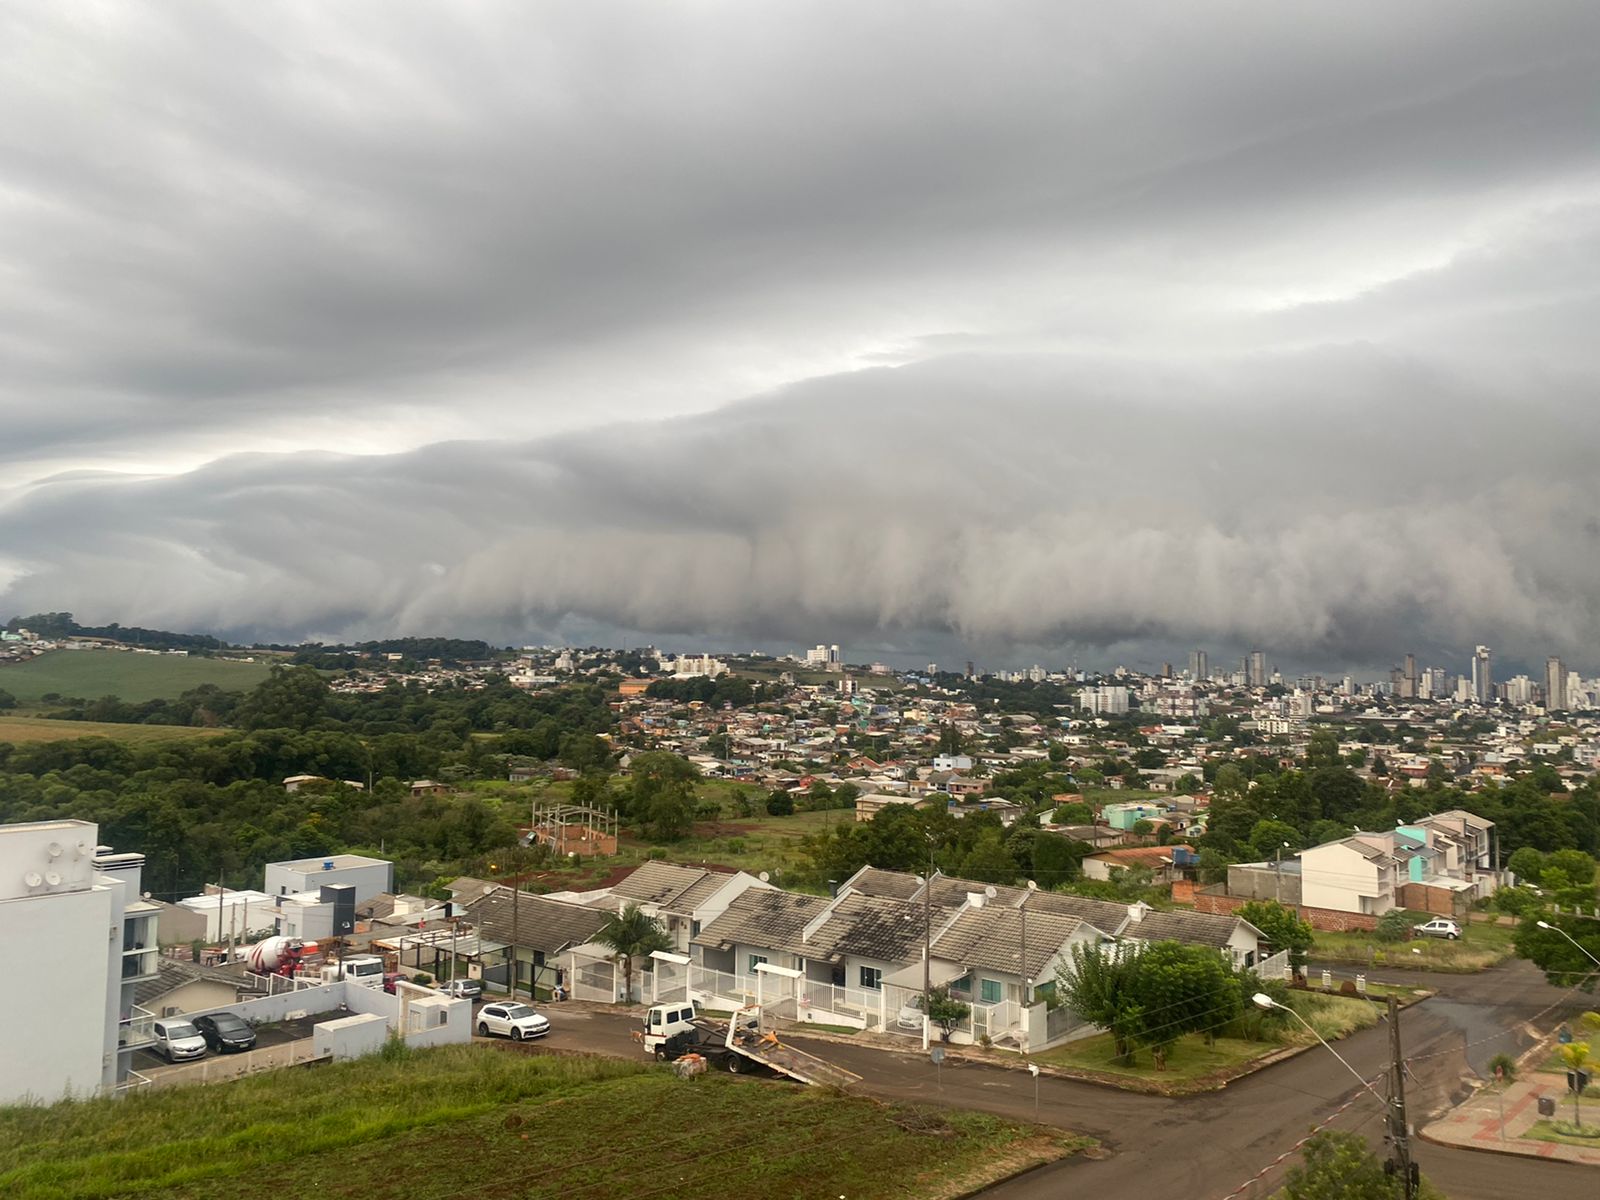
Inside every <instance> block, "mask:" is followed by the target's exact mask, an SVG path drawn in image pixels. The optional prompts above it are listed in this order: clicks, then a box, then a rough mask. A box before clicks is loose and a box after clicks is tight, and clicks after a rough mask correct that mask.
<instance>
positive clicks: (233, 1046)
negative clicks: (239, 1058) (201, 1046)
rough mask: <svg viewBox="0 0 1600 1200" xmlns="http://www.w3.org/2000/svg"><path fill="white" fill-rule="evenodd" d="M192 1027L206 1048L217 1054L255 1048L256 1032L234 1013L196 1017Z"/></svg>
mask: <svg viewBox="0 0 1600 1200" xmlns="http://www.w3.org/2000/svg"><path fill="white" fill-rule="evenodd" d="M194 1027H195V1028H196V1029H198V1030H199V1031H200V1036H201V1037H202V1038H204V1039H205V1042H206V1047H207V1048H208V1049H211V1050H216V1051H218V1052H219V1053H223V1054H225V1053H227V1052H228V1051H230V1050H252V1049H254V1048H255V1044H256V1031H255V1030H254V1029H251V1028H250V1026H249V1025H247V1024H245V1022H244V1020H243V1019H242V1018H241V1017H239V1016H238V1015H237V1014H236V1013H231V1012H219V1013H209V1014H207V1015H206V1016H203V1017H196V1018H195V1019H194Z"/></svg>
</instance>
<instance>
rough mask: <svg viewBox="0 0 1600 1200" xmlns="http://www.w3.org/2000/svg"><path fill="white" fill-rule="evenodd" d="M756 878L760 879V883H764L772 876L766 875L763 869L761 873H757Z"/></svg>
mask: <svg viewBox="0 0 1600 1200" xmlns="http://www.w3.org/2000/svg"><path fill="white" fill-rule="evenodd" d="M756 878H757V879H759V880H761V882H762V883H766V882H767V880H769V879H771V878H772V876H770V875H768V874H767V873H766V872H765V871H763V872H761V874H759V875H757V876H756Z"/></svg>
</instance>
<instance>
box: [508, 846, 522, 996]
mask: <svg viewBox="0 0 1600 1200" xmlns="http://www.w3.org/2000/svg"><path fill="white" fill-rule="evenodd" d="M515 871H516V867H515V866H513V867H512V872H513V874H512V876H511V976H510V978H511V998H512V999H513V1000H515V999H516V998H517V908H518V905H517V893H518V892H520V891H521V890H522V889H521V888H520V887H518V886H517V877H516V874H515Z"/></svg>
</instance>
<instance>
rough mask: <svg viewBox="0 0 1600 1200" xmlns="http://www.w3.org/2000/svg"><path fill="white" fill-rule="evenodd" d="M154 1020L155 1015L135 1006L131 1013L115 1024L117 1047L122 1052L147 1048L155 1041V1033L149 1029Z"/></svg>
mask: <svg viewBox="0 0 1600 1200" xmlns="http://www.w3.org/2000/svg"><path fill="white" fill-rule="evenodd" d="M155 1019H156V1015H155V1013H153V1012H151V1011H150V1010H149V1009H147V1008H140V1007H139V1006H138V1005H137V1004H135V1005H134V1006H133V1011H132V1012H131V1013H130V1014H129V1015H128V1016H126V1017H123V1018H122V1020H120V1021H118V1022H117V1045H118V1046H119V1047H121V1048H122V1049H124V1050H135V1049H137V1048H138V1047H140V1046H148V1045H149V1044H150V1043H151V1042H153V1041H155V1031H154V1030H153V1029H152V1028H151V1025H152V1024H153V1023H154V1021H155Z"/></svg>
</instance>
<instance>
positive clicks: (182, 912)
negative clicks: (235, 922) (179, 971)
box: [153, 900, 272, 946]
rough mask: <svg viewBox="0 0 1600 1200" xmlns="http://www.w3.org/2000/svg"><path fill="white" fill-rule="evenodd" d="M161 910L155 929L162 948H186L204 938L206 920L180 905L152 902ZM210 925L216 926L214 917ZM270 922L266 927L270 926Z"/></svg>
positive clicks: (160, 901) (159, 901) (163, 901)
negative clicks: (158, 932) (197, 939)
mask: <svg viewBox="0 0 1600 1200" xmlns="http://www.w3.org/2000/svg"><path fill="white" fill-rule="evenodd" d="M153 903H154V904H156V905H157V906H158V907H159V908H160V909H161V918H160V921H159V923H158V926H157V928H158V929H159V930H160V934H159V936H160V938H161V944H162V945H163V946H187V945H188V944H189V943H190V942H192V941H194V940H195V938H202V939H203V938H205V937H206V924H207V922H206V918H205V917H204V916H203V915H202V914H200V913H197V912H194V911H193V910H191V909H187V908H184V907H183V905H181V904H168V903H167V902H166V901H165V900H156V901H153ZM210 923H211V924H212V925H215V924H216V918H215V916H213V917H212V919H211V922H210ZM271 923H272V922H271V921H270V920H269V921H268V922H267V925H268V926H270V925H271Z"/></svg>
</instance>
